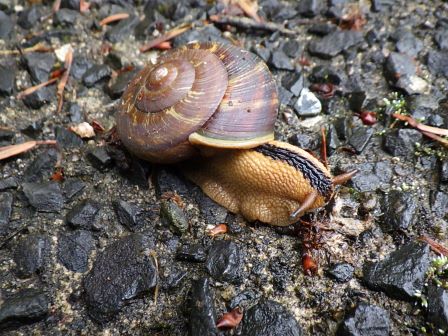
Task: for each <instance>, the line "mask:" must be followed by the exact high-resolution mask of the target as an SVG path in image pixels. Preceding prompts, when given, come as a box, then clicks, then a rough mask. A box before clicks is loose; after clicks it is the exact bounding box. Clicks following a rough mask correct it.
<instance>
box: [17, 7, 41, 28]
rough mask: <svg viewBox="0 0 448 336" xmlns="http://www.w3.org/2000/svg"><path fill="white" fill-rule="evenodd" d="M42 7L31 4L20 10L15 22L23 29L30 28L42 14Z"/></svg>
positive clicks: (37, 21)
mask: <svg viewBox="0 0 448 336" xmlns="http://www.w3.org/2000/svg"><path fill="white" fill-rule="evenodd" d="M43 14H44V13H43V7H42V6H39V5H33V6H31V7H29V8H27V9H25V10H23V11H21V12H20V14H19V17H18V19H17V24H18V25H19V26H20V27H22V28H23V29H30V28H33V27H35V26H36V24H38V23H39V22H40V21H39V20H40V19H41V18H42V16H43Z"/></svg>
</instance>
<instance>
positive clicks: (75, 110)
mask: <svg viewBox="0 0 448 336" xmlns="http://www.w3.org/2000/svg"><path fill="white" fill-rule="evenodd" d="M67 113H68V117H69V119H70V121H71V122H72V123H79V122H81V120H83V115H82V112H81V106H79V105H78V104H76V103H70V105H69V108H68V110H67Z"/></svg>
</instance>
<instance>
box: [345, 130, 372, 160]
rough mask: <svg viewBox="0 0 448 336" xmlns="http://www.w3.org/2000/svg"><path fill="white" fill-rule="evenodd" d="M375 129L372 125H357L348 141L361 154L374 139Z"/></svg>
mask: <svg viewBox="0 0 448 336" xmlns="http://www.w3.org/2000/svg"><path fill="white" fill-rule="evenodd" d="M373 133H374V130H373V128H371V127H364V126H360V127H356V128H355V129H353V131H352V134H351V135H350V137H349V139H348V143H349V144H350V146H352V147H353V149H354V150H355V151H356V153H357V154H361V153H362V152H363V151H364V149H365V148H366V147H367V145H368V143H369V142H370V139H372V136H373Z"/></svg>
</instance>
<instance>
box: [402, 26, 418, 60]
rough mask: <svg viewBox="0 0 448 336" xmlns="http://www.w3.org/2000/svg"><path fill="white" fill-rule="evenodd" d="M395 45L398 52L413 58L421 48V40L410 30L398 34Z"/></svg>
mask: <svg viewBox="0 0 448 336" xmlns="http://www.w3.org/2000/svg"><path fill="white" fill-rule="evenodd" d="M396 47H397V50H398V51H399V52H400V53H403V54H406V55H408V56H411V57H413V58H415V57H417V54H418V53H419V52H420V51H421V50H422V49H423V42H422V41H421V40H420V39H419V38H416V37H415V36H414V34H412V33H411V32H407V33H405V34H403V35H401V36H400V38H399V40H398V41H397V44H396Z"/></svg>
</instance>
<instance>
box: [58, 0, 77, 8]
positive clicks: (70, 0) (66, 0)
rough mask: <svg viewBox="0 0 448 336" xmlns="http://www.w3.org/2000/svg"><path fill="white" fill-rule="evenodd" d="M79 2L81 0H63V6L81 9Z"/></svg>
mask: <svg viewBox="0 0 448 336" xmlns="http://www.w3.org/2000/svg"><path fill="white" fill-rule="evenodd" d="M79 2H80V0H62V1H61V8H70V9H75V10H79Z"/></svg>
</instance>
